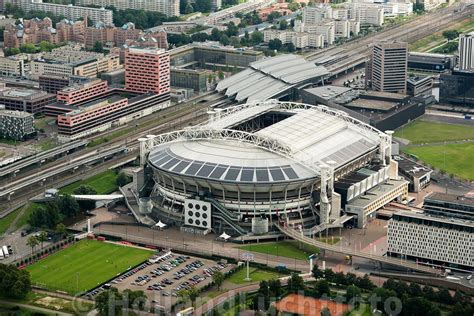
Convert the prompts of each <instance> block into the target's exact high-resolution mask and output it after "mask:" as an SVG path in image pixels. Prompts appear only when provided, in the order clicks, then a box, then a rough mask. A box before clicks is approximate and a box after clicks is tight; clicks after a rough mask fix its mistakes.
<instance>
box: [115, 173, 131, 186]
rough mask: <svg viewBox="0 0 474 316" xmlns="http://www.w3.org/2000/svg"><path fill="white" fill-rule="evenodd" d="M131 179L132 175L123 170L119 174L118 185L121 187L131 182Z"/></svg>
mask: <svg viewBox="0 0 474 316" xmlns="http://www.w3.org/2000/svg"><path fill="white" fill-rule="evenodd" d="M131 180H132V179H131V178H130V176H128V175H126V174H125V172H123V171H122V172H120V173H119V174H118V176H117V185H118V186H119V187H123V186H124V185H126V184H127V183H130V181H131Z"/></svg>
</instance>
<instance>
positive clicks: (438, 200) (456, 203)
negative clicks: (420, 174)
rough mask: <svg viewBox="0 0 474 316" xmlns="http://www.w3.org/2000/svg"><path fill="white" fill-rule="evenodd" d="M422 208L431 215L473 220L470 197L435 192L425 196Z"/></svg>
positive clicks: (473, 206)
mask: <svg viewBox="0 0 474 316" xmlns="http://www.w3.org/2000/svg"><path fill="white" fill-rule="evenodd" d="M423 208H424V209H425V210H426V212H427V213H430V214H433V215H438V216H446V217H450V218H458V219H464V220H470V221H474V199H473V198H472V197H467V196H458V195H453V194H444V193H438V192H435V193H432V194H431V195H428V196H427V197H426V198H425V201H424V202H423Z"/></svg>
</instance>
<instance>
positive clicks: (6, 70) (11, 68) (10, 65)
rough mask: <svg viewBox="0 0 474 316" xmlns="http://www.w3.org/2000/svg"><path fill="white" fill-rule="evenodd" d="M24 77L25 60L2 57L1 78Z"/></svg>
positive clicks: (0, 62) (0, 59) (0, 58)
mask: <svg viewBox="0 0 474 316" xmlns="http://www.w3.org/2000/svg"><path fill="white" fill-rule="evenodd" d="M23 75H24V64H23V59H21V58H19V59H15V58H12V57H0V76H1V77H20V76H23Z"/></svg>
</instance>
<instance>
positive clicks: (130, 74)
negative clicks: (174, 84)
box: [125, 48, 170, 95]
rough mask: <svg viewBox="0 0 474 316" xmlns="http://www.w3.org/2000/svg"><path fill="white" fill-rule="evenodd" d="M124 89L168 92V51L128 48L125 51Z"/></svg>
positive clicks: (157, 92)
mask: <svg viewBox="0 0 474 316" xmlns="http://www.w3.org/2000/svg"><path fill="white" fill-rule="evenodd" d="M125 89H126V90H128V91H133V92H138V93H146V92H154V93H156V94H159V95H161V94H164V93H169V91H170V54H169V52H167V51H165V50H163V49H150V48H129V49H128V50H127V51H126V52H125Z"/></svg>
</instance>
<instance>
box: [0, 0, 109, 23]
mask: <svg viewBox="0 0 474 316" xmlns="http://www.w3.org/2000/svg"><path fill="white" fill-rule="evenodd" d="M6 2H9V3H13V4H16V5H18V6H19V7H20V8H22V9H23V10H25V11H27V12H28V11H34V10H36V11H45V12H49V13H51V14H53V15H56V16H64V17H65V18H66V19H68V20H74V21H76V20H78V19H80V18H83V17H84V16H85V15H87V16H88V17H89V18H91V20H92V21H93V22H94V23H95V22H103V23H105V24H106V25H110V24H113V15H112V11H111V10H106V9H104V8H87V7H80V6H73V5H72V4H70V5H62V4H54V3H43V0H6Z"/></svg>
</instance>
